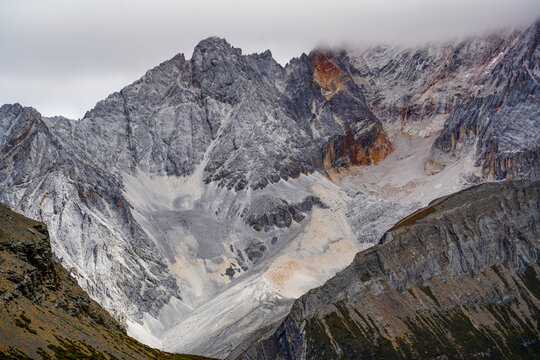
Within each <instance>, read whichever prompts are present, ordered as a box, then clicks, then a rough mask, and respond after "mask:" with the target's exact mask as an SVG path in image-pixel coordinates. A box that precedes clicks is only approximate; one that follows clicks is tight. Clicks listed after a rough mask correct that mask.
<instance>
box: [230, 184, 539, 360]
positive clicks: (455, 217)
mask: <svg viewBox="0 0 540 360" xmlns="http://www.w3.org/2000/svg"><path fill="white" fill-rule="evenodd" d="M539 315H540V181H534V182H531V181H504V182H501V183H487V184H482V185H479V186H476V187H472V188H469V189H467V190H464V191H461V192H459V193H457V194H453V195H449V196H447V197H444V198H440V199H437V200H436V201H434V202H433V203H432V204H430V205H429V206H427V207H425V208H423V209H421V210H419V211H417V212H415V213H413V214H411V215H410V216H408V217H406V218H405V219H403V220H402V221H400V222H398V223H397V224H396V225H394V226H393V227H392V228H391V229H390V230H388V232H386V233H385V235H384V236H383V237H382V239H381V241H380V244H379V245H376V246H374V247H372V248H370V249H368V250H365V251H362V252H360V253H358V255H357V256H356V257H355V259H354V261H353V263H352V264H351V265H350V266H349V267H347V268H346V269H345V270H343V271H341V272H340V273H338V274H337V275H336V276H335V277H334V278H332V279H331V280H329V281H328V282H327V283H326V284H324V285H323V286H321V287H319V288H316V289H313V290H311V291H309V292H308V293H307V294H306V295H304V296H302V297H300V298H299V299H298V300H297V301H296V302H295V304H294V305H293V307H292V310H291V312H290V314H289V315H288V316H287V317H286V318H285V320H284V321H283V322H282V323H281V324H278V326H274V329H275V331H273V332H270V333H269V334H267V335H263V336H262V340H258V341H256V342H254V343H253V344H252V345H251V347H249V348H247V350H246V348H245V347H244V348H242V347H241V348H239V349H237V352H236V354H235V355H233V356H237V357H238V358H241V359H372V358H376V359H400V358H403V359H411V358H413V359H435V358H446V359H470V358H494V359H502V358H505V359H506V358H509V359H514V358H516V359H517V358H530V359H532V358H538V357H540V317H539ZM233 354H234V353H233Z"/></svg>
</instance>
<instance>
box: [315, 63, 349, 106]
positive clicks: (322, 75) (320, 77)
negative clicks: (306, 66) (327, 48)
mask: <svg viewBox="0 0 540 360" xmlns="http://www.w3.org/2000/svg"><path fill="white" fill-rule="evenodd" d="M313 79H314V80H315V81H316V82H317V84H319V86H320V87H321V93H322V94H323V95H324V97H325V98H326V100H330V99H331V98H332V97H333V96H334V95H336V94H337V93H338V92H340V91H341V90H343V85H344V84H345V74H344V73H343V71H341V70H340V69H339V68H338V67H337V66H336V65H335V64H334V63H333V62H332V59H331V57H330V56H328V55H325V54H322V53H317V54H315V57H314V58H313Z"/></svg>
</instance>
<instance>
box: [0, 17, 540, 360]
mask: <svg viewBox="0 0 540 360" xmlns="http://www.w3.org/2000/svg"><path fill="white" fill-rule="evenodd" d="M538 37H539V31H538V23H537V24H533V25H532V26H530V27H529V28H528V29H522V30H512V31H510V30H509V31H501V32H499V33H496V34H493V35H488V36H484V37H479V38H471V39H466V40H462V41H458V42H455V43H449V44H432V45H429V46H426V47H421V48H418V49H400V48H390V47H388V48H383V47H378V48H373V49H367V50H363V51H358V50H355V51H330V50H314V51H313V52H311V53H310V54H307V55H306V54H303V55H302V56H300V57H299V58H295V59H292V60H291V61H290V62H289V64H287V65H286V66H285V67H282V66H281V65H279V64H278V63H277V62H276V61H275V60H274V59H273V58H272V55H271V53H270V52H269V51H267V52H265V53H262V54H252V55H243V54H242V52H241V50H240V49H237V48H234V47H233V46H231V45H230V44H228V43H227V42H226V41H225V40H223V39H220V38H215V37H212V38H208V39H205V40H203V41H201V42H200V43H199V44H198V45H197V46H196V47H195V49H194V52H193V55H192V57H191V59H186V57H185V56H184V55H182V54H179V55H176V56H174V57H173V58H172V59H170V60H168V61H165V62H164V63H162V64H160V65H158V66H157V67H155V68H154V69H152V70H150V71H148V72H147V73H146V74H145V75H144V76H143V77H142V78H141V79H139V80H138V81H136V82H134V83H133V84H131V85H128V86H126V87H125V88H123V89H122V90H120V91H119V92H115V93H113V94H111V95H110V96H109V97H107V98H106V99H105V100H103V101H100V102H99V103H98V104H96V106H95V107H94V108H93V109H92V110H90V111H88V112H87V113H86V114H85V116H84V117H83V118H82V119H79V120H71V119H66V118H63V117H54V118H47V117H44V116H41V115H40V114H39V112H37V111H36V110H35V109H32V108H30V107H23V106H21V105H19V104H14V105H4V106H2V107H0V201H3V202H4V203H6V204H8V205H9V206H10V207H12V208H13V209H14V210H16V211H19V212H21V213H23V214H25V215H26V216H29V217H32V218H36V219H39V220H40V221H43V222H45V223H47V225H48V228H49V231H50V233H51V244H52V249H53V256H54V257H55V258H56V259H57V260H58V261H59V262H60V263H61V264H62V265H63V266H65V267H66V268H67V269H68V270H69V272H70V274H71V275H72V276H73V277H75V278H76V279H77V282H78V283H79V284H80V285H81V287H82V288H83V289H85V290H86V291H87V292H88V293H89V295H90V296H91V297H92V298H93V299H95V300H96V301H97V302H98V303H99V304H100V305H102V306H103V307H104V308H105V309H107V310H108V311H109V312H111V314H113V316H114V317H115V318H117V319H118V320H120V321H121V322H122V323H123V324H125V325H126V326H127V330H128V333H129V334H130V335H132V336H134V337H135V338H137V339H139V340H141V341H143V342H145V343H147V344H150V345H152V346H155V347H160V348H162V349H166V350H169V351H181V352H188V353H198V354H204V355H208V356H215V357H225V356H227V355H228V354H229V353H230V351H231V350H232V349H234V348H235V347H236V346H237V345H238V344H240V343H241V342H242V341H244V340H245V338H246V337H247V336H249V335H250V334H253V333H254V332H255V331H257V330H258V329H260V328H262V327H265V326H266V325H267V324H268V323H269V322H272V321H275V320H277V319H279V318H282V317H284V316H285V315H286V314H287V313H288V312H289V310H290V306H291V305H292V303H293V302H294V299H296V298H298V297H299V296H300V295H302V294H303V293H305V292H307V291H308V290H309V289H312V288H314V287H316V286H319V285H322V284H323V283H324V282H325V281H326V280H328V279H329V278H330V277H332V276H333V275H335V274H336V272H338V271H339V270H342V269H343V268H344V267H345V266H347V265H348V264H350V263H351V261H352V260H353V258H354V255H355V254H356V253H357V252H358V251H359V250H363V249H365V248H367V247H369V246H371V245H373V244H374V243H376V242H377V241H378V239H379V238H380V237H381V236H382V235H383V233H384V231H385V230H386V229H388V228H390V227H391V226H392V225H393V224H395V222H397V221H398V220H399V219H400V218H403V217H404V216H406V215H407V214H409V213H411V212H413V211H415V210H417V209H419V208H420V207H422V206H425V205H427V204H428V203H429V202H430V201H431V200H433V199H435V198H437V197H440V196H444V195H448V194H450V193H453V192H455V191H458V190H461V189H463V188H465V187H468V186H471V185H473V184H477V183H480V182H484V181H492V180H497V179H501V178H532V179H535V178H538V172H537V170H535V169H537V161H536V158H535V156H536V155H534V154H537V153H538V149H539V144H540V141H539V139H538V132H537V131H536V129H538V128H539V125H540V124H539V123H538V122H539V121H540V117H539V116H537V113H538V109H539V106H538V105H539V104H538V99H537V95H536V94H537V91H538V85H537V84H538V71H537V70H538V69H537V63H538V62H537V59H538V50H537V48H538V46H536V45H535V44H537V41H538ZM535 60H536V62H535ZM517 73H519V74H521V75H519V77H517V78H516V77H515V76H516V75H514V74H517ZM527 76H528V77H527ZM521 79H523V81H521ZM523 84H525V85H523ZM523 86H526V88H525V87H523ZM488 90H489V91H488ZM506 93H508V94H514V95H512V96H513V97H512V96H509V97H508V99H514V100H512V101H506V102H504V103H500V105H501V107H500V110H497V109H499V107H498V105H497V104H499V102H496V101H495V100H493V101H492V100H489V101H488V99H495V98H497V99H504V98H506V97H505V95H504V94H506ZM519 94H521V95H519ZM518 95H519V96H518ZM495 105H497V107H493V106H495ZM465 112H470V113H471V114H475V115H474V116H472V117H470V118H467V119H465V118H464V115H460V114H465ZM503 114H504V116H503ZM488 117H489V119H495V118H496V120H489V121H488ZM460 119H461V120H460ZM465 120H466V124H467V125H466V126H465V125H463V126H465V127H463V126H461V125H456V124H462V123H463V124H465V122H463V121H465ZM504 124H511V125H508V126H511V127H512V129H511V130H510V128H509V127H504V126H503V125H504ZM462 128H463V129H472V128H474V131H469V130H467V131H465V130H461V129H462ZM458 129H459V130H458ZM464 131H465V133H466V134H467V136H466V137H464V136H461V134H462V133H463V132H464ZM452 134H454V135H452ZM456 134H459V137H456ZM448 139H450V140H448ZM452 139H454V140H452ZM448 141H449V143H448ZM445 144H446V145H445ZM447 144H450V146H447ZM490 144H491V145H490ZM493 144H496V146H495V145H493ZM483 149H484V150H485V149H488V150H489V151H488V150H485V151H484V150H483ZM531 154H532V155H531ZM504 159H510V160H504ZM493 161H495V163H497V164H499V165H496V166H495V168H500V169H503V168H502V167H501V166H502V165H500V164H503V163H504V164H505V165H504V169H505V170H504V171H503V170H501V171H499V170H497V171H495V170H493V171H491V170H490V169H493V168H494V167H493V166H492V165H490V164H491V163H493Z"/></svg>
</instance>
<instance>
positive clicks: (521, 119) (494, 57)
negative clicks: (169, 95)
mask: <svg viewBox="0 0 540 360" xmlns="http://www.w3.org/2000/svg"><path fill="white" fill-rule="evenodd" d="M539 39H540V21H537V22H536V23H535V24H532V25H531V26H530V27H529V28H527V29H526V30H524V31H515V30H504V31H500V32H497V33H493V34H490V35H488V36H483V37H477V38H469V39H464V40H461V41H457V42H454V43H448V44H443V45H437V44H432V45H429V46H424V47H419V48H414V49H401V48H395V47H382V46H379V47H375V48H371V49H367V50H362V51H352V52H351V54H350V56H351V64H352V65H353V69H354V70H353V71H352V74H353V77H354V79H355V81H356V82H357V83H358V84H359V86H360V87H361V88H362V90H363V93H364V96H365V97H366V100H367V103H368V105H369V106H370V109H371V110H372V111H373V113H374V114H375V115H376V116H377V117H378V118H379V119H380V120H381V121H382V122H383V124H384V125H385V129H386V130H387V132H388V133H389V134H390V136H393V135H394V134H396V133H404V134H408V135H420V136H435V137H436V140H435V142H434V144H433V147H432V149H431V153H430V157H429V159H428V162H427V164H426V170H427V171H428V172H429V173H431V174H433V173H438V172H440V171H441V170H442V169H443V168H445V167H447V166H450V165H451V164H453V163H455V162H456V161H458V160H460V159H462V158H464V157H466V156H470V155H471V154H474V155H473V156H472V157H473V158H474V160H475V161H476V164H477V166H479V167H480V168H481V172H482V174H483V175H484V177H485V178H487V179H498V180H500V179H512V178H530V179H535V178H538V176H539V170H538V163H539V162H538V153H539V151H540V150H539V147H538V144H539V143H540V133H539V132H538V130H537V129H538V128H540V123H539V121H540V120H539V119H540V113H539V111H540V110H539V109H540V106H539V105H540V103H539V101H538V95H539V91H540V90H539V89H540V87H539V79H540V69H539V65H538V64H539V61H538V59H539V58H540V50H539V48H540V46H539Z"/></svg>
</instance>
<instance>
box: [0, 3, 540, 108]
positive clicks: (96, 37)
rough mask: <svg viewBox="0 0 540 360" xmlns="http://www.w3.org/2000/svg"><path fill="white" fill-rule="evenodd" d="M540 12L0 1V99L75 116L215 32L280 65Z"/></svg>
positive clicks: (535, 8)
mask: <svg viewBox="0 0 540 360" xmlns="http://www.w3.org/2000/svg"><path fill="white" fill-rule="evenodd" d="M539 16H540V1H538V0H453V1H440V0H378V1H376V0H370V1H366V0H360V1H346V0H326V1H322V0H311V1H304V0H296V1H292V0H288V1H286V0H274V1H262V0H191V1H189V2H187V1H173V0H154V1H142V0H129V1H128V0H116V1H111V0H108V1H106V0H78V1H75V0H2V1H1V2H0V47H1V49H2V55H1V56H0V103H2V104H3V103H8V102H20V103H22V104H23V105H29V106H34V107H36V108H37V109H38V110H39V111H41V112H42V113H44V114H45V115H56V114H62V115H65V116H68V117H73V118H78V117H81V116H82V115H83V114H84V112H85V111H86V110H88V109H90V108H91V107H93V105H94V104H95V103H96V102H97V101H98V100H100V99H102V98H104V97H106V96H107V95H108V94H109V93H111V92H113V91H116V90H119V89H120V88H122V87H123V86H124V85H126V84H128V83H130V82H132V81H134V80H135V79H137V78H138V77H140V76H141V75H142V74H144V72H145V71H146V70H148V69H149V68H151V67H153V66H155V65H157V64H158V63H160V62H162V61H164V60H166V59H168V58H170V57H172V56H173V55H174V54H176V53H178V52H183V53H185V54H186V56H187V57H188V58H189V57H190V56H191V52H192V50H193V47H194V46H195V45H196V44H197V43H198V42H199V41H200V40H201V39H203V38H205V37H208V36H211V35H218V36H221V37H225V38H226V39H227V40H228V41H229V42H230V43H231V44H232V45H234V46H236V47H240V48H242V50H243V51H244V53H252V52H261V51H264V50H266V49H271V50H272V53H273V54H274V57H275V58H276V59H277V60H278V61H279V62H280V63H282V64H285V63H286V62H287V61H288V60H289V59H290V58H292V57H294V56H298V55H300V54H301V53H302V52H309V51H310V50H311V49H312V48H313V47H315V46H317V45H320V44H324V45H326V46H343V45H344V44H348V45H349V46H357V47H361V46H367V45H370V44H375V43H401V44H406V45H411V44H416V43H421V42H426V41H444V40H448V39H451V38H454V37H459V36H464V35H467V34H476V33H481V32H485V31H488V30H490V29H495V28H500V27H508V26H523V25H526V24H528V23H530V22H531V21H533V20H534V19H535V18H537V17H539Z"/></svg>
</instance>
